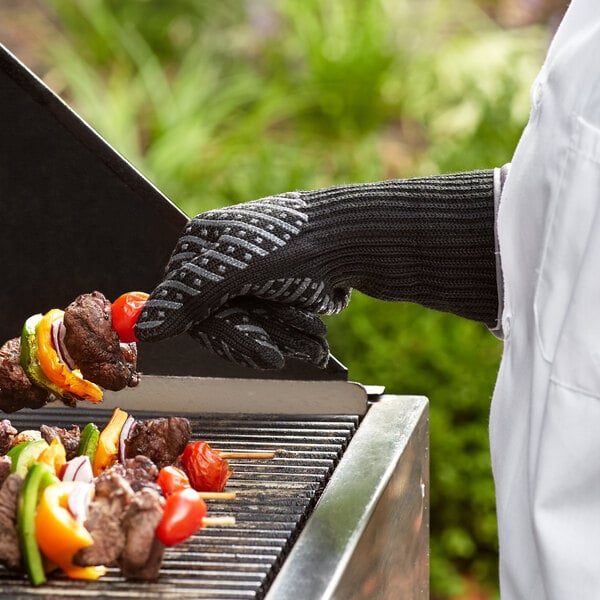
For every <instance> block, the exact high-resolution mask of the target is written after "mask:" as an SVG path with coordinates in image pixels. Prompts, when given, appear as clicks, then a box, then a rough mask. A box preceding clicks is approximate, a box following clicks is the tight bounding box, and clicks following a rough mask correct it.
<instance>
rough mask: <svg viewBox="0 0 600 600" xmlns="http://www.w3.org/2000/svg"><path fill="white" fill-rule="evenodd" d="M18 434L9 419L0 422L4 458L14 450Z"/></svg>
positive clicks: (0, 447) (1, 446)
mask: <svg viewBox="0 0 600 600" xmlns="http://www.w3.org/2000/svg"><path fill="white" fill-rule="evenodd" d="M17 433H19V432H18V431H17V430H16V429H15V428H14V427H13V426H12V423H11V422H10V421H9V420H8V419H2V421H0V455H2V456H4V455H5V454H6V453H7V452H8V451H9V450H10V449H11V448H12V445H13V440H14V439H15V436H16V435H17Z"/></svg>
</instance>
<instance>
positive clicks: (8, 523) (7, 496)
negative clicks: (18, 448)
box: [0, 473, 23, 569]
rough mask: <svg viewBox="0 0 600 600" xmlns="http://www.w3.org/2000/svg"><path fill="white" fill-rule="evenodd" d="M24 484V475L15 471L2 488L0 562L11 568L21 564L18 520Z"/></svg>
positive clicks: (0, 496)
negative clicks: (20, 496)
mask: <svg viewBox="0 0 600 600" xmlns="http://www.w3.org/2000/svg"><path fill="white" fill-rule="evenodd" d="M22 485H23V477H21V475H19V474H18V473H13V474H12V475H9V476H8V478H7V479H6V481H5V482H4V484H3V485H2V488H0V563H2V564H3V565H5V566H6V567H8V568H9V569H18V568H19V566H20V564H21V550H20V548H19V538H18V535H17V526H16V521H17V504H18V501H19V492H20V491H21V486H22Z"/></svg>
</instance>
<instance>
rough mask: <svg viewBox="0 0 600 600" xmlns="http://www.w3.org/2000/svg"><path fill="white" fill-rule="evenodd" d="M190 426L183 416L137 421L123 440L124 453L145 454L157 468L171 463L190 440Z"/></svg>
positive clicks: (131, 454)
mask: <svg viewBox="0 0 600 600" xmlns="http://www.w3.org/2000/svg"><path fill="white" fill-rule="evenodd" d="M191 435H192V427H191V425H190V422H189V421H188V420H187V419H185V418H183V417H162V418H158V419H147V420H144V421H137V422H136V423H135V424H134V425H133V427H132V428H131V431H130V432H129V436H128V438H127V441H126V442H125V455H126V456H127V457H128V458H134V457H135V456H137V455H139V454H143V455H144V456H147V457H148V458H150V459H151V460H152V462H154V463H155V464H156V466H157V467H158V468H159V469H162V468H163V467H165V466H167V465H171V464H173V463H174V462H175V461H176V460H177V457H178V456H179V455H180V454H181V453H182V452H183V450H184V448H185V446H186V444H187V443H188V442H189V441H190V438H191Z"/></svg>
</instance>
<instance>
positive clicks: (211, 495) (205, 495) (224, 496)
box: [198, 492, 236, 500]
mask: <svg viewBox="0 0 600 600" xmlns="http://www.w3.org/2000/svg"><path fill="white" fill-rule="evenodd" d="M198 495H199V496H200V498H202V499H203V500H235V498H236V494H235V492H198Z"/></svg>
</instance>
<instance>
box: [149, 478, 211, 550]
mask: <svg viewBox="0 0 600 600" xmlns="http://www.w3.org/2000/svg"><path fill="white" fill-rule="evenodd" d="M207 512H208V511H207V509H206V503H205V502H204V500H202V498H201V497H200V494H198V492H196V491H194V490H193V489H192V488H186V489H184V490H180V491H179V492H175V493H174V494H171V495H170V496H169V497H168V498H167V499H166V501H165V507H164V512H163V516H162V519H161V520H160V523H159V524H158V527H157V528H156V537H157V538H158V539H159V540H160V541H161V542H162V543H163V544H164V545H165V546H175V545H177V544H180V543H181V542H183V541H184V540H187V538H189V537H190V536H192V535H194V533H196V532H197V531H198V530H199V529H200V528H201V527H202V519H204V517H205V516H206V513H207Z"/></svg>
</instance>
